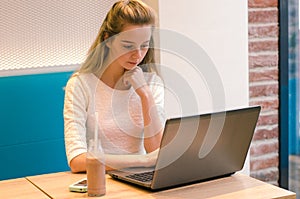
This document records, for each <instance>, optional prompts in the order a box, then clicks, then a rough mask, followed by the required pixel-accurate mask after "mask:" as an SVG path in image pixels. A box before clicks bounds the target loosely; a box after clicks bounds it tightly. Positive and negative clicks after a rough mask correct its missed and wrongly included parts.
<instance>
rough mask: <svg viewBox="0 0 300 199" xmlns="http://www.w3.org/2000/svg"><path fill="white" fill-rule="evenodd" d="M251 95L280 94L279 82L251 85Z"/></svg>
mask: <svg viewBox="0 0 300 199" xmlns="http://www.w3.org/2000/svg"><path fill="white" fill-rule="evenodd" d="M249 95H250V98H252V97H262V96H277V95H278V83H275V84H267V85H255V86H250V87H249Z"/></svg>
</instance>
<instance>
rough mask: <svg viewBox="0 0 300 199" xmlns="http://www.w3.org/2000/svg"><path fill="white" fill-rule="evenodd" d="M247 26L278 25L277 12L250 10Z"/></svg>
mask: <svg viewBox="0 0 300 199" xmlns="http://www.w3.org/2000/svg"><path fill="white" fill-rule="evenodd" d="M248 22H249V24H261V23H278V10H252V11H249V12H248Z"/></svg>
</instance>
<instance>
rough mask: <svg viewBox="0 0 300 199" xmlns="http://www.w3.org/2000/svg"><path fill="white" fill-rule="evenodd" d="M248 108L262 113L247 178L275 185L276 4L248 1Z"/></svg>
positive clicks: (277, 29) (267, 1)
mask: <svg viewBox="0 0 300 199" xmlns="http://www.w3.org/2000/svg"><path fill="white" fill-rule="evenodd" d="M248 22H249V25H248V27H249V32H248V34H249V81H250V82H249V96H250V100H249V101H250V105H261V106H262V112H261V116H260V118H259V121H258V125H257V128H256V132H255V134H254V138H253V142H252V145H251V148H250V154H251V155H250V175H251V176H252V177H254V178H257V179H260V180H262V181H265V182H268V183H271V184H275V185H278V178H279V170H278V163H279V159H278V153H279V151H278V146H279V145H278V118H279V117H278V104H279V96H278V89H279V84H278V63H279V62H278V38H279V28H278V1H277V0H248Z"/></svg>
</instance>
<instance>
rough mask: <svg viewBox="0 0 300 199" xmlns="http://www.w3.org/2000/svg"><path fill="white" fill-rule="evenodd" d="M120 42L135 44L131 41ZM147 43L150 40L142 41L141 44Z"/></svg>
mask: <svg viewBox="0 0 300 199" xmlns="http://www.w3.org/2000/svg"><path fill="white" fill-rule="evenodd" d="M121 42H124V43H130V44H135V42H133V41H128V40H121ZM148 42H150V40H147V41H144V42H143V43H148Z"/></svg>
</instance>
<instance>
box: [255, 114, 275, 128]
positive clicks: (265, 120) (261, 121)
mask: <svg viewBox="0 0 300 199" xmlns="http://www.w3.org/2000/svg"><path fill="white" fill-rule="evenodd" d="M274 124H278V114H271V115H260V116H259V118H258V122H257V126H266V125H274Z"/></svg>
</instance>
